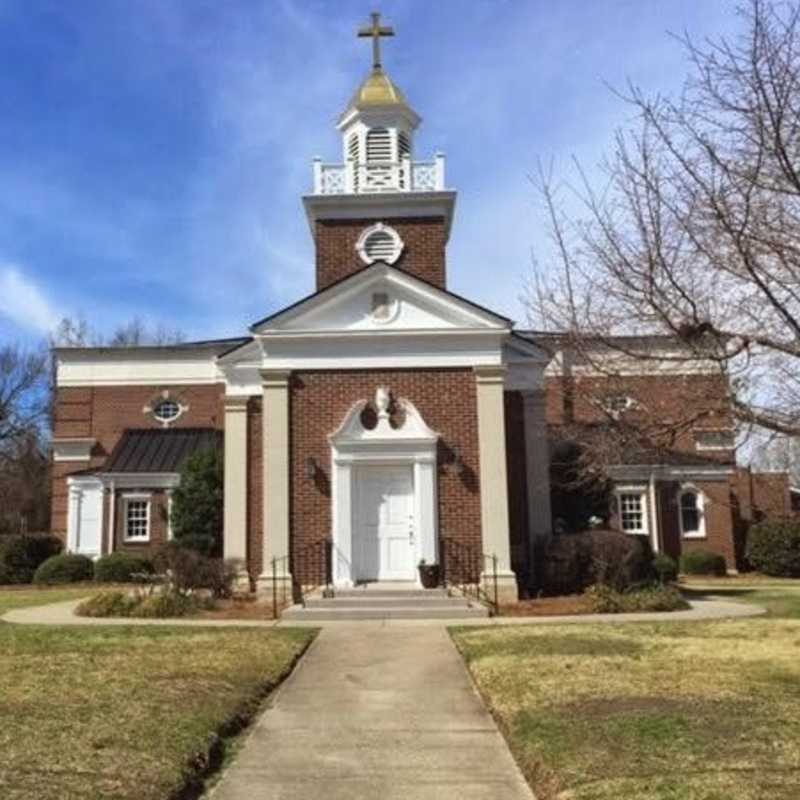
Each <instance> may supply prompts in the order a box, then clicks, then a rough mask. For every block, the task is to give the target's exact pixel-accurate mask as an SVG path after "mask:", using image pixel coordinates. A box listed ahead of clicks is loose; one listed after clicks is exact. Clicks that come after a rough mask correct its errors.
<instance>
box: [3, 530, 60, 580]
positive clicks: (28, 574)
mask: <svg viewBox="0 0 800 800" xmlns="http://www.w3.org/2000/svg"><path fill="white" fill-rule="evenodd" d="M61 548H62V543H61V539H59V538H58V537H57V536H39V535H36V536H34V535H21V536H3V537H0V584H9V583H14V584H16V583H30V582H31V581H32V580H33V575H34V573H35V572H36V570H37V568H38V567H39V565H40V564H42V563H44V562H45V561H47V559H48V558H50V557H51V556H54V555H57V554H58V553H60V552H61Z"/></svg>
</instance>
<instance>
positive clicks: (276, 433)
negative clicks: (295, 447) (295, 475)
mask: <svg viewBox="0 0 800 800" xmlns="http://www.w3.org/2000/svg"><path fill="white" fill-rule="evenodd" d="M289 376H290V372H289V371H288V370H268V369H264V370H261V380H262V386H263V410H262V417H261V427H262V441H263V461H262V463H263V476H262V492H263V510H262V514H263V518H264V550H263V555H264V565H263V568H262V570H263V571H262V573H261V576H260V577H259V579H258V583H259V587H260V588H262V589H269V590H270V591H271V588H272V578H273V569H272V559H273V558H275V559H277V562H276V565H277V580H278V582H280V583H281V584H283V586H282V587H281V588H282V589H288V588H289V587H290V585H291V574H290V572H289V561H288V556H289Z"/></svg>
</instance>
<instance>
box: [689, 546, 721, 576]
mask: <svg viewBox="0 0 800 800" xmlns="http://www.w3.org/2000/svg"><path fill="white" fill-rule="evenodd" d="M681 572H682V573H684V574H685V575H718V576H722V575H726V574H727V568H726V566H725V559H724V558H723V557H722V556H721V555H720V554H719V553H712V552H711V551H709V550H689V551H688V552H686V553H683V554H682V555H681Z"/></svg>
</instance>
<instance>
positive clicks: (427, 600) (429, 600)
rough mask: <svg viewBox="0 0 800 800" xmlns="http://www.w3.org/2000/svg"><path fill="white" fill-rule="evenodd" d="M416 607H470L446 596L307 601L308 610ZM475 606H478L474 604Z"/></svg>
mask: <svg viewBox="0 0 800 800" xmlns="http://www.w3.org/2000/svg"><path fill="white" fill-rule="evenodd" d="M409 605H411V606H415V607H420V608H422V607H424V608H461V607H463V606H464V605H469V603H467V601H465V600H464V599H463V598H461V597H447V596H445V595H436V596H434V597H407V596H406V597H398V596H391V597H387V596H385V595H383V594H379V595H369V596H367V597H352V596H347V597H340V596H339V595H337V596H336V597H331V598H321V597H312V598H308V599H307V600H306V607H307V608H363V607H364V606H371V607H374V608H392V607H400V608H402V607H404V606H409ZM473 605H478V604H477V603H474V604H473Z"/></svg>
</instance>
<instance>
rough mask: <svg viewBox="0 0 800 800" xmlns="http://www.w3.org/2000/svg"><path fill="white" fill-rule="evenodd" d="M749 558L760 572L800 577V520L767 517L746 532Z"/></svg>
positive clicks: (781, 576)
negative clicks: (767, 518) (770, 518)
mask: <svg viewBox="0 0 800 800" xmlns="http://www.w3.org/2000/svg"><path fill="white" fill-rule="evenodd" d="M747 560H748V561H749V562H750V564H751V565H752V566H753V567H754V568H755V569H757V570H758V571H759V572H763V573H764V574H765V575H772V576H775V577H779V578H800V520H797V519H780V520H765V521H764V522H759V523H758V524H757V525H753V527H752V528H750V530H749V531H748V533H747Z"/></svg>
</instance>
